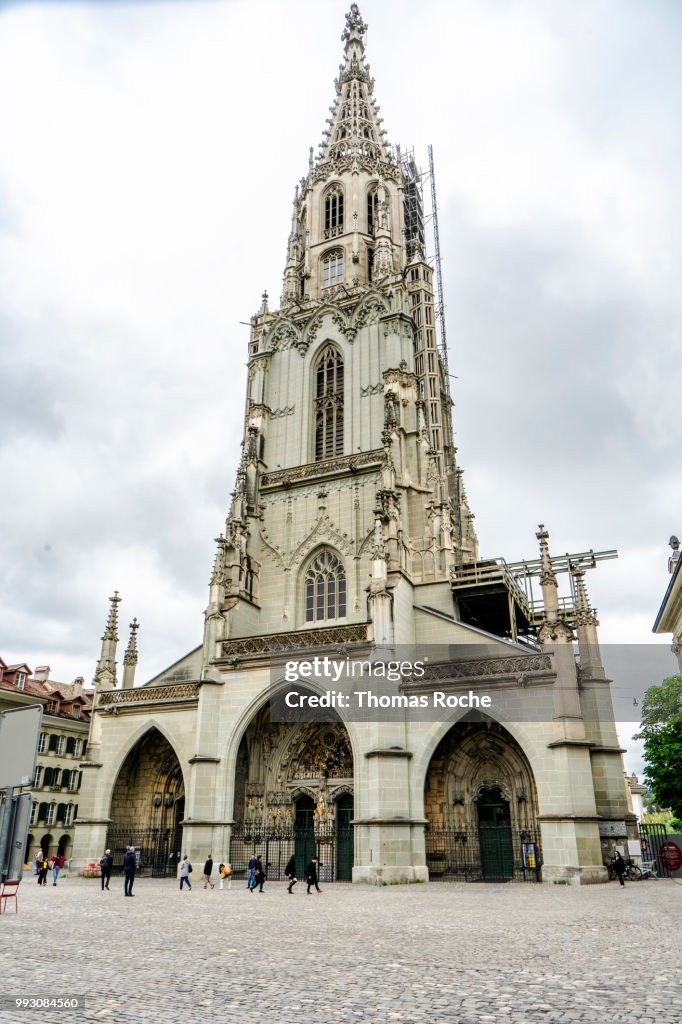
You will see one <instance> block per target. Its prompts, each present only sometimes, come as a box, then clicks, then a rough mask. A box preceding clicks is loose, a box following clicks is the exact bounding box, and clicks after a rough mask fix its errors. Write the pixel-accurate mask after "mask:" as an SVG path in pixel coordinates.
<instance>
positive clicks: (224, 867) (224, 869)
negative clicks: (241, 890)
mask: <svg viewBox="0 0 682 1024" xmlns="http://www.w3.org/2000/svg"><path fill="white" fill-rule="evenodd" d="M218 873H219V874H220V888H221V889H222V887H223V883H224V882H227V888H228V889H231V888H232V865H231V864H221V865H220V866H219V868H218Z"/></svg>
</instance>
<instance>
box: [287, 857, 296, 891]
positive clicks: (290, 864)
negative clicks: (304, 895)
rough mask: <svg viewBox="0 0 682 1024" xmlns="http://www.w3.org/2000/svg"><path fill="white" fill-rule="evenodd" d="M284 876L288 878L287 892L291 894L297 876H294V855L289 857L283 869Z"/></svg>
mask: <svg viewBox="0 0 682 1024" xmlns="http://www.w3.org/2000/svg"><path fill="white" fill-rule="evenodd" d="M284 877H285V878H288V879H289V885H288V886H287V892H288V893H291V895H292V896H293V889H294V886H295V885H296V883H297V882H298V878H297V877H296V857H295V856H294V857H290V858H289V861H288V863H287V866H286V867H285V869H284Z"/></svg>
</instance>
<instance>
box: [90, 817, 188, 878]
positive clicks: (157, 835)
mask: <svg viewBox="0 0 682 1024" xmlns="http://www.w3.org/2000/svg"><path fill="white" fill-rule="evenodd" d="M129 846H132V847H134V848H135V853H136V855H137V870H138V872H140V873H142V874H151V876H152V878H174V877H175V875H176V874H177V866H178V863H179V862H180V860H181V859H182V850H181V846H182V829H181V828H177V829H172V828H153V829H122V828H118V829H111V828H110V829H109V831H108V832H107V849H108V850H111V856H112V857H113V858H114V863H113V866H112V871H114V872H121V873H122V872H123V855H124V854H125V852H126V850H127V848H128V847H129Z"/></svg>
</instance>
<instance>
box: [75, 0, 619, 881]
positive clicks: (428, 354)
mask: <svg viewBox="0 0 682 1024" xmlns="http://www.w3.org/2000/svg"><path fill="white" fill-rule="evenodd" d="M364 32H365V26H364V24H363V22H362V19H361V17H360V14H359V11H358V9H357V6H356V5H353V6H352V8H351V11H350V13H349V14H348V15H347V18H346V26H345V31H344V35H343V41H344V55H343V63H342V65H341V69H340V73H339V77H338V79H337V81H336V96H335V100H334V104H333V107H332V116H331V118H330V119H329V121H328V124H329V127H328V130H327V131H326V133H325V136H324V138H323V142H322V145H321V147H320V152H319V155H318V157H317V158H314V157H313V154H312V150H311V155H310V160H309V166H308V172H307V175H306V176H305V177H304V178H303V179H302V180H301V182H300V183H299V185H298V186H297V188H296V191H295V196H294V203H293V213H292V225H291V233H290V236H289V240H288V246H287V258H286V265H285V271H284V283H283V292H282V296H281V301H280V306H279V309H277V310H271V309H270V306H269V302H268V297H267V295H266V294H264V295H263V300H262V304H261V307H260V309H259V311H258V312H257V313H256V315H255V316H254V317H253V318H252V320H251V333H250V340H249V372H248V393H247V402H246V412H245V422H244V439H243V455H242V459H241V463H240V466H239V469H238V472H237V479H236V483H235V489H234V492H233V495H232V503H231V507H230V509H229V512H228V516H227V519H226V527H225V532H224V533H223V534H221V535H220V537H219V538H218V540H217V550H216V556H215V562H214V566H213V572H212V575H211V581H210V588H209V602H208V606H207V609H206V613H205V629H204V636H203V641H202V643H201V645H200V646H199V647H197V648H196V649H195V650H194V651H192V652H190V653H189V654H188V655H187V656H186V657H185V658H182V659H180V660H179V661H176V662H175V663H174V664H173V665H171V666H170V667H169V669H168V670H166V671H165V672H161V673H160V674H159V675H158V676H156V677H155V678H154V679H152V680H150V681H149V683H147V684H146V685H145V686H143V687H133V686H132V683H133V674H132V673H133V670H134V658H133V657H132V655H130V656H129V654H130V646H129V649H128V652H126V654H127V660H126V668H127V670H128V671H127V673H126V674H125V676H124V685H123V688H122V689H118V687H117V684H116V661H115V659H116V642H117V640H118V636H117V619H116V615H117V606H118V600H119V598H118V595H114V598H112V611H111V613H110V616H109V620H108V623H107V629H106V630H105V635H104V637H103V641H102V654H101V657H100V660H99V662H98V667H97V673H96V683H97V687H98V691H99V697H98V702H97V705H96V708H95V714H94V717H93V723H92V729H91V736H90V743H89V745H88V755H87V760H86V761H85V762H84V763H83V766H82V767H83V772H84V779H85V781H86V784H85V786H84V793H83V798H82V800H81V803H80V810H79V815H80V817H79V823H78V841H77V855H78V857H79V859H80V862H81V863H83V864H85V863H87V862H88V861H90V860H93V859H95V858H96V857H97V856H99V854H100V853H101V851H102V849H103V848H104V846H105V844H106V842H107V836H111V835H112V834H113V833H114V832H116V831H117V830H123V831H125V829H128V830H129V831H130V832H131V835H132V832H133V831H137V830H139V831H140V834H141V833H142V831H143V830H145V829H147V830H149V831H150V832H153V833H154V835H158V832H159V829H165V830H166V832H167V833H170V832H172V831H173V830H177V829H179V828H181V829H182V840H181V842H182V846H183V847H184V849H185V850H188V851H189V852H190V854H191V855H194V856H195V857H197V858H199V857H200V856H202V855H203V854H205V853H207V852H208V851H209V850H210V851H212V852H213V853H214V855H215V856H218V854H219V855H220V857H221V859H224V860H226V859H228V858H231V859H232V861H233V862H234V863H237V862H238V860H239V858H240V857H241V856H242V854H243V853H244V850H243V849H242V846H247V845H249V844H251V843H252V842H256V840H255V839H253V838H252V837H254V836H258V837H259V838H258V840H257V841H258V842H261V841H262V842H265V840H266V839H267V840H268V841H269V842H270V841H271V842H272V843H274V842H275V841H277V842H280V843H281V842H284V841H285V840H284V838H282V837H286V836H289V835H291V836H294V839H292V842H298V841H299V840H301V835H304V836H305V835H309V836H312V839H311V841H314V842H315V843H318V844H320V843H323V842H330V843H331V841H332V839H331V838H330V837H336V839H335V840H334V841H336V840H337V839H338V837H339V836H340V835H341V834H342V833H343V834H345V832H346V831H347V828H350V829H351V830H352V857H351V860H352V864H351V869H352V879H353V881H357V882H369V883H375V884H381V883H391V882H413V881H425V880H427V879H428V878H429V874H430V872H431V873H433V874H436V873H438V874H439V876H440V877H448V871H451V870H454V869H452V864H453V863H454V862H455V861H457V862H458V864H459V863H460V861H461V870H462V871H464V872H465V873H468V874H467V877H491V875H490V871H492V868H490V870H488V868H487V867H486V864H488V866H489V865H490V864H491V863H492V860H491V859H490V858H493V859H494V856H497V859H498V862H499V863H498V867H497V868H496V869H495V870H497V871H502V872H503V875H504V877H516V876H517V875H518V874H519V873H521V874H525V873H526V872H527V871H535V870H536V868H537V866H538V864H539V863H542V877H543V878H544V879H546V880H551V879H568V880H571V881H575V882H592V881H600V880H605V878H606V872H605V870H604V867H603V863H602V860H603V856H602V846H601V838H600V824H601V823H603V822H604V821H607V822H617V823H620V824H621V825H622V826H623V828H624V827H625V825H624V822H625V816H626V815H627V802H626V795H625V788H624V783H623V774H622V766H621V750H620V748H619V746H618V742H617V737H616V730H615V725H614V723H613V712H612V708H611V699H610V694H609V682H608V680H606V679H605V678H604V671H603V668H602V665H601V660H600V657H599V648H598V643H597V633H596V628H597V622H596V616H595V613H594V611H593V609H592V608H591V607H590V605H589V601H588V598H587V593H586V590H585V586H584V580H583V576H584V571H585V569H586V568H593V567H594V566H595V565H596V562H597V561H598V559H599V558H600V557H607V556H611V555H613V553H597V554H595V553H594V552H589V553H586V552H583V553H580V554H576V555H575V556H566V557H562V558H553V557H552V556H551V554H550V551H549V543H548V534H547V531H545V530H544V528H543V527H540V529H539V531H538V533H537V538H538V540H539V543H540V557H539V558H536V559H534V560H532V561H529V562H525V563H517V564H516V565H515V566H507V565H506V563H505V562H504V561H503V560H502V559H487V560H485V559H484V560H482V559H481V558H480V556H479V550H478V541H477V538H476V534H475V531H474V528H473V515H472V513H471V511H470V508H469V503H468V499H467V495H466V492H465V490H464V487H463V482H462V471H461V469H460V467H459V466H458V464H457V459H456V454H457V452H456V448H455V447H454V443H453V428H452V421H451V409H452V400H451V397H450V386H449V377H448V374H447V368H446V366H445V364H444V358H443V352H442V348H441V347H440V346H439V335H438V333H437V331H438V325H437V323H436V310H437V308H438V307H439V303H438V302H437V301H436V296H435V294H434V283H433V268H432V266H431V265H430V264H429V263H428V262H427V261H426V256H425V251H426V237H425V234H424V211H423V204H422V195H421V187H420V184H419V177H418V174H417V171H416V167H415V164H414V161H413V159H412V157H411V156H409V155H408V156H406V155H405V154H401V153H400V151H399V150H396V149H393V148H391V147H389V145H388V143H387V142H386V139H385V133H384V131H383V129H382V127H381V120H382V119H381V118H380V116H379V113H378V107H377V105H376V102H375V99H374V93H373V87H374V83H373V80H372V79H371V76H370V73H369V68H368V66H367V64H366V63H365V53H364ZM561 573H564V574H568V576H569V578H570V583H571V588H570V589H571V593H570V596H568V597H560V596H559V594H558V576H559V575H560V574H561ZM533 579H534V580H535V581H536V583H539V587H540V590H541V593H542V599H537V598H533V597H532V596H529V592H528V588H527V587H526V584H528V583H529V582H530V581H531V580H533ZM134 636H135V634H134V633H133V637H132V639H133V641H134ZM576 641H577V649H576ZM133 646H134V645H133ZM407 650H409V651H412V652H413V657H414V656H415V654H414V652H416V656H417V657H419V656H420V654H421V656H423V657H427V658H428V661H429V671H428V672H427V673H426V674H425V676H424V678H422V679H421V681H415V680H412V681H410V680H409V679H408V678H402V679H401V681H400V692H401V693H403V694H407V693H410V694H412V695H415V696H419V695H425V696H427V697H428V696H429V695H430V694H432V693H433V691H434V690H436V689H438V690H439V691H443V692H447V693H449V694H453V695H458V694H466V693H468V692H469V691H470V690H471V691H472V692H473V693H476V694H484V693H493V694H494V697H495V705H494V707H495V710H494V713H493V714H491V715H487V716H485V717H484V718H482V719H481V718H479V719H478V720H477V721H476V722H472V721H470V720H466V721H465V720H464V717H463V712H461V711H460V712H452V713H449V714H448V715H447V716H445V715H444V716H441V717H437V716H435V718H434V717H432V718H431V720H427V719H426V718H421V719H420V718H419V717H417V716H411V715H410V714H408V713H407V712H406V713H405V714H403V715H402V717H400V716H394V717H392V718H390V719H389V718H387V717H384V718H383V720H375V721H367V720H365V721H357V720H352V719H349V718H344V717H343V716H341V720H338V721H330V722H327V723H310V722H301V721H293V722H291V721H283V722H280V721H275V720H274V718H273V715H272V701H271V698H272V696H273V692H275V691H276V690H277V689H278V688H279V689H281V688H282V686H283V671H284V664H285V662H286V660H287V658H291V656H292V653H294V654H295V655H296V657H297V658H302V657H312V656H314V655H320V654H325V653H327V654H329V653H332V654H336V656H347V655H349V654H352V657H353V658H355V659H371V660H373V661H374V662H375V663H376V662H377V661H381V660H382V658H383V659H384V660H385V659H391V658H395V657H396V656H397V655H399V652H400V651H407ZM576 653H578V655H579V665H578V667H577V666H576V657H575V655H576ZM273 684H274V690H273ZM310 689H311V690H312V691H313V692H318V693H320V692H324V687H323V686H322V684H321V683H320V682H319V681H318V682H317V683H315V682H313V683H311V685H310ZM164 763H165V768H164V767H163V765H164ZM171 776H172V778H173V779H174V783H173V791H172V800H170V799H169V804H168V806H169V808H171V805H172V809H173V814H174V817H173V821H172V822H171V821H170V818H167V819H166V820H165V821H164V822H163V823H162V824H161V825H159V824H155V822H157V821H158V812H159V807H162V808H165V807H166V796H165V795H164V794H165V792H166V790H165V788H164V787H166V785H167V780H168V778H170V777H171ZM159 797H161V804H160V805H157V804H155V800H157V801H158V798H159ZM180 808H181V810H182V814H183V815H184V817H182V818H179V817H178V813H179V809H180ZM155 815H157V817H155ZM247 836H248V837H249V838H248V839H247V838H246V837H247ZM277 837H279V838H277ZM170 841H171V845H172V846H173V854H174V855H175V854H176V853H177V849H176V847H177V845H178V843H179V842H180V840H179V839H172V840H170ZM301 842H302V840H301ZM495 843H497V845H498V847H499V850H502V852H501V853H499V850H498V854H495V852H494V851H493V852H492V853H491V852H490V851H491V849H492V846H491V845H490V844H492V845H494V844H495ZM240 844H242V845H241V846H240ZM453 844H454V845H453ZM486 844H487V845H486ZM500 844H501V845H500ZM296 849H297V850H299V847H296ZM335 849H336V851H337V852H336V854H334V855H330V856H336V858H337V863H336V865H334V864H327V869H328V870H329V871H330V872H331V874H332V876H333V877H345V875H344V871H345V867H344V865H342V864H341V861H340V859H339V857H340V855H339V852H338V851H339V850H340V849H341V842H340V839H338V842H337V845H336V847H335ZM300 850H303V846H301V847H300ZM453 851H455V852H453ZM462 851H465V852H464V853H462ZM486 851H487V852H486ZM529 851H531V852H530V853H529ZM344 855H345V854H344ZM164 856H166V857H167V859H168V847H166V848H165V853H164ZM301 856H303V853H301ZM458 858H459V860H458ZM486 858H488V860H486ZM344 864H345V862H344ZM500 864H501V865H502V866H501V867H500V866H499V865H500ZM505 865H506V866H505ZM301 867H302V866H301ZM457 870H459V867H458V869H457Z"/></svg>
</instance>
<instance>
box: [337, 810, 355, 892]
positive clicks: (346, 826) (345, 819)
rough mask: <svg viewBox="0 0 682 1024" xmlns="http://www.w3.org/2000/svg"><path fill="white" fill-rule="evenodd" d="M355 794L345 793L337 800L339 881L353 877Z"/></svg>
mask: <svg viewBox="0 0 682 1024" xmlns="http://www.w3.org/2000/svg"><path fill="white" fill-rule="evenodd" d="M352 820H353V796H352V794H351V793H344V794H343V796H340V797H339V799H338V800H337V801H336V878H337V880H338V881H339V882H350V881H352V879H353V859H354V850H353V826H352V825H351V821H352Z"/></svg>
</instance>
